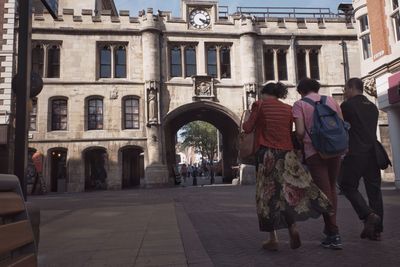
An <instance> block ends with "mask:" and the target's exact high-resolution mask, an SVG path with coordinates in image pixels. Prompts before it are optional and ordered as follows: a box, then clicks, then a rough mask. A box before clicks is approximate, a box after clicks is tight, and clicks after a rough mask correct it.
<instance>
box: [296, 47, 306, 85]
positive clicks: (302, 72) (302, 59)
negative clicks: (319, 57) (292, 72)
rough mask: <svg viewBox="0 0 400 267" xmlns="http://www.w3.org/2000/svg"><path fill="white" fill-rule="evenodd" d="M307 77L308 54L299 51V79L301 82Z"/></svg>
mask: <svg viewBox="0 0 400 267" xmlns="http://www.w3.org/2000/svg"><path fill="white" fill-rule="evenodd" d="M306 77H307V70H306V52H305V51H304V50H302V49H300V50H298V51H297V78H298V79H299V80H301V79H303V78H306Z"/></svg>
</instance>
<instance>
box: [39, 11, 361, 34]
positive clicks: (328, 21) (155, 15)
mask: <svg viewBox="0 0 400 267" xmlns="http://www.w3.org/2000/svg"><path fill="white" fill-rule="evenodd" d="M112 14H113V13H112V12H111V10H104V11H101V12H98V13H97V14H96V12H95V11H94V10H92V9H78V10H74V9H70V8H64V9H62V10H61V14H60V15H59V16H58V18H57V19H56V20H54V19H53V18H52V17H51V16H50V14H48V12H46V11H42V12H34V15H33V19H34V23H33V27H34V28H35V27H37V28H47V27H52V28H57V26H59V27H72V28H77V29H79V28H84V27H87V26H89V27H91V26H90V25H92V26H93V25H99V24H101V25H102V27H103V28H105V29H107V27H108V26H109V27H110V28H112V29H115V27H119V28H124V29H130V28H133V29H136V28H138V29H140V28H143V27H144V28H146V27H147V28H149V27H152V28H158V27H159V26H160V25H164V27H162V28H165V29H166V30H168V25H175V26H176V25H181V26H180V28H179V29H176V30H179V31H180V30H187V27H186V25H187V21H185V19H183V18H182V17H173V16H172V12H171V11H161V10H158V11H157V12H154V11H153V8H147V9H146V10H144V9H143V10H141V11H139V13H138V16H136V17H135V16H131V14H130V12H129V11H128V10H120V11H119V12H118V16H114V15H112ZM149 23H151V25H150V24H149ZM246 23H251V24H252V25H254V29H255V31H256V32H260V29H265V28H269V29H273V28H276V29H292V30H295V29H297V30H299V29H300V30H307V29H309V28H310V29H311V28H312V29H313V30H318V29H320V30H324V33H325V34H326V33H329V29H330V28H332V30H335V31H337V29H338V27H339V28H341V29H342V30H343V29H354V19H353V18H352V17H351V18H350V19H349V17H346V16H344V15H343V14H335V13H333V12H331V11H330V10H329V9H324V8H285V9H284V8H268V7H266V8H258V7H254V8H250V7H238V8H237V11H236V12H235V13H233V14H229V9H228V7H226V6H221V7H219V11H218V16H217V18H216V21H213V22H212V24H213V25H214V26H218V27H219V29H220V30H222V29H221V27H222V26H224V27H235V25H244V24H246ZM149 25H150V26H149ZM214 26H213V27H214ZM93 27H94V26H93ZM171 27H172V26H171ZM178 27H179V26H178ZM185 27H186V28H185ZM257 29H258V30H257ZM226 30H227V31H229V29H228V28H226ZM233 30H234V29H233ZM327 31H328V32H327Z"/></svg>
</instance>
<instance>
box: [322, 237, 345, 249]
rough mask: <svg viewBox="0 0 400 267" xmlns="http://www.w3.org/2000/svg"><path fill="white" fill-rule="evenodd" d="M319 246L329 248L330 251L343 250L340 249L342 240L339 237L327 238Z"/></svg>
mask: <svg viewBox="0 0 400 267" xmlns="http://www.w3.org/2000/svg"><path fill="white" fill-rule="evenodd" d="M321 245H322V246H323V247H324V248H331V249H337V250H339V249H343V248H342V239H341V238H340V235H331V236H327V237H326V238H325V239H324V240H322V242H321Z"/></svg>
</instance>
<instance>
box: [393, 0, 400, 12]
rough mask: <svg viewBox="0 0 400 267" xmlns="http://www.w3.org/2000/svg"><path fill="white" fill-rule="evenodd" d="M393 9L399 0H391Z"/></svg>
mask: <svg viewBox="0 0 400 267" xmlns="http://www.w3.org/2000/svg"><path fill="white" fill-rule="evenodd" d="M392 4H393V10H395V9H396V8H398V7H399V0H392Z"/></svg>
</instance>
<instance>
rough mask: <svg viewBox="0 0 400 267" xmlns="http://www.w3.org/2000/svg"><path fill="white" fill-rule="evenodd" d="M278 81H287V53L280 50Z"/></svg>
mask: <svg viewBox="0 0 400 267" xmlns="http://www.w3.org/2000/svg"><path fill="white" fill-rule="evenodd" d="M278 79H279V80H281V81H287V79H288V75H287V60H286V51H285V50H279V51H278Z"/></svg>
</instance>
